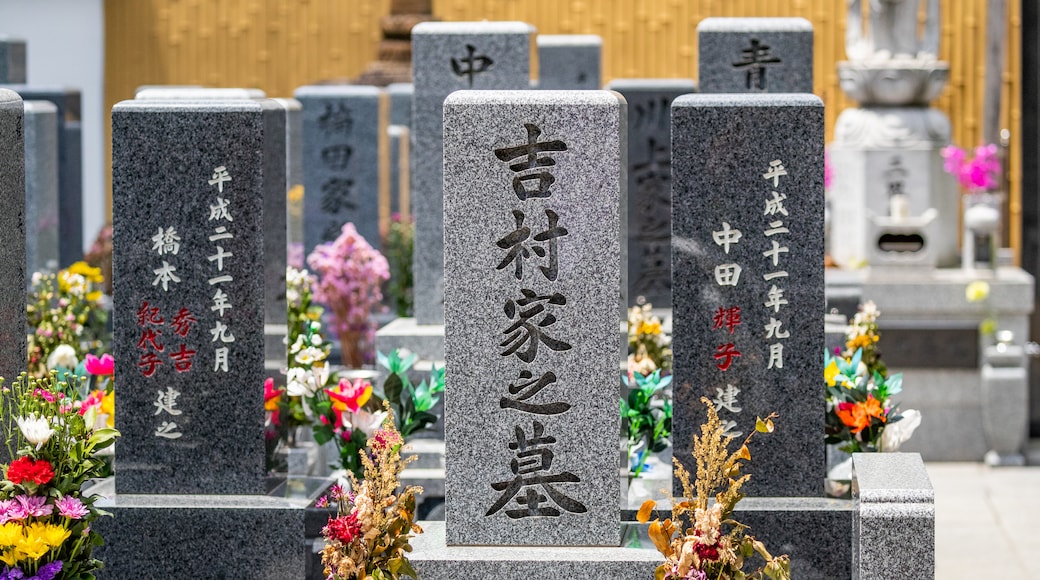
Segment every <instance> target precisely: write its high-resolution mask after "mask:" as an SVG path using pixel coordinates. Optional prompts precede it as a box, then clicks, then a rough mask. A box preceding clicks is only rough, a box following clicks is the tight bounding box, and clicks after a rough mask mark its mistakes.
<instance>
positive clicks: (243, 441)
mask: <svg viewBox="0 0 1040 580" xmlns="http://www.w3.org/2000/svg"><path fill="white" fill-rule="evenodd" d="M272 112H274V111H273V110H272V109H271V108H269V107H265V105H264V104H262V103H260V102H257V101H232V100H228V101H209V102H188V101H183V102H172V101H170V102H158V101H125V102H123V103H120V104H118V105H116V106H115V107H114V108H113V111H112V175H113V177H112V188H113V196H112V203H113V221H114V236H113V245H114V247H115V252H114V255H113V272H114V278H115V282H116V287H117V288H119V292H117V293H116V294H115V296H114V309H113V353H114V356H115V358H116V361H117V362H116V365H117V369H116V372H117V373H118V374H119V376H120V377H122V378H121V379H120V381H121V384H123V385H125V394H124V395H123V398H122V399H121V401H120V408H121V409H123V411H122V412H121V413H120V414H119V415H118V416H117V427H118V428H119V429H120V431H121V432H122V434H123V437H122V439H121V444H120V448H119V460H118V462H117V464H116V473H117V486H118V490H119V492H120V493H121V494H125V493H131V494H133V493H177V494H191V493H220V494H262V493H263V492H264V481H263V475H264V442H263V425H264V411H263V396H262V393H261V392H260V389H259V388H258V387H257V388H255V389H254V388H251V387H252V386H256V385H261V384H263V379H264V305H265V291H264V272H265V270H264V264H265V259H266V257H265V256H264V236H265V231H264V221H263V215H264V203H265V200H264V195H265V191H267V189H268V187H269V184H268V183H267V180H268V179H271V178H272V176H271V175H269V174H268V173H267V172H265V166H266V164H267V163H268V161H267V160H266V159H265V155H266V154H265V143H266V140H267V139H271V140H272V143H273V141H274V139H272V136H269V135H267V134H266V132H267V131H269V129H270V125H269V121H271V120H273V117H274V116H278V117H281V118H283V119H284V113H283V112H282V111H277V115H272ZM284 138H285V137H284V133H282V134H281V135H278V136H277V137H276V139H281V140H282V147H283V148H284ZM283 150H284V149H283ZM284 163H285V161H284V158H283V159H282V160H280V164H281V165H282V171H283V173H282V174H281V175H280V176H278V177H277V178H276V183H275V184H274V185H270V187H272V188H273V187H278V188H281V190H282V191H283V192H284V186H285V179H284ZM283 195H284V193H283ZM283 207H284V206H283ZM283 251H284V244H283ZM283 255H284V254H283ZM282 267H283V268H284V264H283V266H282ZM217 466H219V468H218V467H217Z"/></svg>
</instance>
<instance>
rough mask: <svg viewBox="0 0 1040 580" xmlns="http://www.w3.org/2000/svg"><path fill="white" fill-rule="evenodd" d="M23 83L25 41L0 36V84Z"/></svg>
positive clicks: (24, 80) (24, 79)
mask: <svg viewBox="0 0 1040 580" xmlns="http://www.w3.org/2000/svg"><path fill="white" fill-rule="evenodd" d="M25 82H26V78H25V41H24V40H22V39H20V38H10V37H7V36H0V84H5V85H6V84H22V83H25Z"/></svg>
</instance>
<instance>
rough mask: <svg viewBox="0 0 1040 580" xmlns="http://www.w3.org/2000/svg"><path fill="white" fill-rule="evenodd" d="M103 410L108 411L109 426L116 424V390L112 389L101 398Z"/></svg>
mask: <svg viewBox="0 0 1040 580" xmlns="http://www.w3.org/2000/svg"><path fill="white" fill-rule="evenodd" d="M101 412H102V413H108V419H107V420H106V423H107V424H108V426H109V428H112V427H115V426H116V391H115V389H112V390H111V391H109V392H108V393H106V394H105V397H104V398H103V399H101Z"/></svg>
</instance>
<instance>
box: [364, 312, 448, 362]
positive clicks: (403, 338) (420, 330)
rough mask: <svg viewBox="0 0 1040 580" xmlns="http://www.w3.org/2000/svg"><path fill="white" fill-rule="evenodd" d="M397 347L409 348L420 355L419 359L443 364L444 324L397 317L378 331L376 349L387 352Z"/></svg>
mask: <svg viewBox="0 0 1040 580" xmlns="http://www.w3.org/2000/svg"><path fill="white" fill-rule="evenodd" d="M395 349H407V350H408V351H410V352H412V353H414V354H416V355H418V356H419V360H424V361H435V362H438V363H440V364H442V365H443V362H441V361H443V360H444V325H443V324H418V323H416V321H415V319H414V318H396V319H394V320H392V321H391V322H389V323H387V325H386V326H383V327H382V328H380V329H379V330H377V331H376V350H378V351H379V352H381V353H384V354H387V353H389V352H390V351H393V350H395Z"/></svg>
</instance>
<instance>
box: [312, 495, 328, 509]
mask: <svg viewBox="0 0 1040 580" xmlns="http://www.w3.org/2000/svg"><path fill="white" fill-rule="evenodd" d="M314 507H317V508H325V507H329V496H327V495H323V496H321V497H319V498H318V501H316V502H314Z"/></svg>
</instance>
